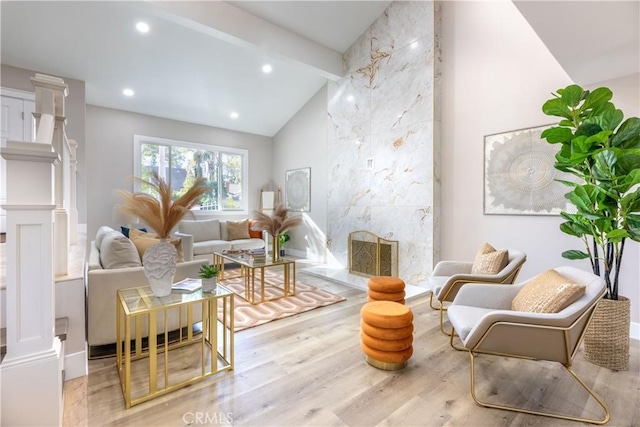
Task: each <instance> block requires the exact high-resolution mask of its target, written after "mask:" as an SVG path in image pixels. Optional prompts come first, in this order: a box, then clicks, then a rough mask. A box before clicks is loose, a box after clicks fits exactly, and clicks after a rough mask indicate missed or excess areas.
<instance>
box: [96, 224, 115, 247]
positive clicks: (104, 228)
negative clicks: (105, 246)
mask: <svg viewBox="0 0 640 427" xmlns="http://www.w3.org/2000/svg"><path fill="white" fill-rule="evenodd" d="M113 231H116V230H114V229H113V228H111V227H109V226H106V225H103V226H102V227H100V228H98V232H97V233H96V247H97V248H98V249H100V246H102V239H104V236H105V235H106V234H107V233H111V232H113Z"/></svg>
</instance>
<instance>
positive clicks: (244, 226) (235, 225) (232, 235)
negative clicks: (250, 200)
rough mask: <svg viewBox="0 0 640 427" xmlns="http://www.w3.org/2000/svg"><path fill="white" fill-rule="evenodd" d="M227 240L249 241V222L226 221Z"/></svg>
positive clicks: (246, 220)
mask: <svg viewBox="0 0 640 427" xmlns="http://www.w3.org/2000/svg"><path fill="white" fill-rule="evenodd" d="M227 233H228V235H229V240H240V239H249V238H250V237H251V236H249V220H248V219H245V220H242V221H227Z"/></svg>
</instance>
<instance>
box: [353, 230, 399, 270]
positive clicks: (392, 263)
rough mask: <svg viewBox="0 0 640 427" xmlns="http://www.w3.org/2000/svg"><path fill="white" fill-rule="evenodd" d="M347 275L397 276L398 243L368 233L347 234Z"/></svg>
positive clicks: (355, 232)
mask: <svg viewBox="0 0 640 427" xmlns="http://www.w3.org/2000/svg"><path fill="white" fill-rule="evenodd" d="M348 248H349V273H353V274H358V275H361V276H396V277H397V276H398V242H397V241H396V240H387V239H383V238H382V237H378V236H376V235H375V234H373V233H370V232H368V231H354V232H353V233H350V234H349V246H348Z"/></svg>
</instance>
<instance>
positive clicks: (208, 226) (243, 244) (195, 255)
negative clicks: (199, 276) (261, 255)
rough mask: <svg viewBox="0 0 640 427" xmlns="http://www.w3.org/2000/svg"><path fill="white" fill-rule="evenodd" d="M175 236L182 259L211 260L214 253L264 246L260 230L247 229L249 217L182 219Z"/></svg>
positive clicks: (248, 227)
mask: <svg viewBox="0 0 640 427" xmlns="http://www.w3.org/2000/svg"><path fill="white" fill-rule="evenodd" d="M252 235H253V236H254V237H252ZM175 236H176V237H180V238H181V239H182V251H183V253H184V259H185V260H191V259H206V260H208V261H209V262H210V263H212V262H213V253H214V252H219V251H223V250H229V249H262V248H264V247H265V241H264V239H263V238H262V233H261V232H255V231H253V230H250V220H248V219H246V220H242V221H220V220H217V219H207V220H183V221H180V223H179V224H178V231H177V232H176V233H175ZM258 236H260V237H258Z"/></svg>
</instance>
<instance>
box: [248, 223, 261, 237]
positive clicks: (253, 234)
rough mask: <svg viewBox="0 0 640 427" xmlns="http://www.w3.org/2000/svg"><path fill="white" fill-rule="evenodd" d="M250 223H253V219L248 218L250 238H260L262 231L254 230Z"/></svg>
mask: <svg viewBox="0 0 640 427" xmlns="http://www.w3.org/2000/svg"><path fill="white" fill-rule="evenodd" d="M252 225H253V220H252V219H250V220H249V237H251V238H252V239H262V231H258V230H254V229H253V228H251V226H252Z"/></svg>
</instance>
